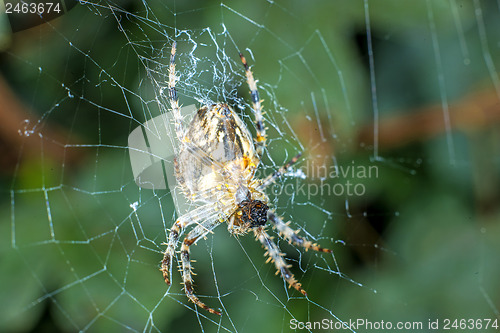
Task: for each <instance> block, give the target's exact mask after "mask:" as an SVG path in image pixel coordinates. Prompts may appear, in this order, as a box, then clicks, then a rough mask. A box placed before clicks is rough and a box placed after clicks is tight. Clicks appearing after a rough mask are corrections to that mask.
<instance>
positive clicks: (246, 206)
mask: <svg viewBox="0 0 500 333" xmlns="http://www.w3.org/2000/svg"><path fill="white" fill-rule="evenodd" d="M239 207H240V210H241V216H240V220H241V221H242V222H243V223H245V224H249V226H250V228H256V227H261V226H264V225H265V224H266V222H267V211H268V210H269V207H268V206H267V205H266V204H265V203H263V202H262V201H260V200H244V201H242V202H240V204H239Z"/></svg>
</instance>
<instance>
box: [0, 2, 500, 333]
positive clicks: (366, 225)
mask: <svg viewBox="0 0 500 333" xmlns="http://www.w3.org/2000/svg"><path fill="white" fill-rule="evenodd" d="M12 3H13V6H14V7H13V8H15V4H16V2H12ZM62 5H63V4H62V3H61V6H62ZM63 7H64V9H66V10H67V13H65V14H62V13H61V15H54V16H58V17H54V18H52V17H48V16H46V17H44V18H43V19H41V20H40V19H37V17H36V15H35V16H33V15H31V16H29V15H22V14H19V15H17V16H15V15H10V16H9V17H7V16H6V15H5V14H2V15H1V16H0V44H1V46H0V47H1V51H0V154H1V155H0V156H1V157H0V186H1V191H0V205H1V209H0V237H1V241H0V256H1V258H2V259H1V261H0V297H1V302H0V303H1V305H0V306H1V309H0V331H2V332H45V331H47V332H48V331H50V332H74V331H89V332H101V331H105V330H106V331H111V332H114V331H117V332H122V331H123V332H125V331H155V332H156V331H160V332H176V331H179V330H183V331H193V332H194V331H205V332H216V331H217V332H220V331H231V332H232V331H234V332H236V331H237V332H255V331H257V330H261V331H265V332H288V331H292V328H290V320H292V319H295V320H297V321H302V322H305V321H321V320H323V319H328V320H332V321H333V322H334V323H335V322H339V321H346V322H349V320H352V321H355V320H357V319H360V318H361V319H367V320H370V321H373V322H380V321H382V320H383V321H385V322H388V321H391V322H393V323H396V322H400V321H401V322H407V321H408V322H421V323H423V329H422V330H418V331H419V332H420V331H421V332H426V331H431V330H430V329H428V326H427V325H428V321H429V320H431V321H435V320H440V324H441V325H443V324H444V323H445V320H447V319H448V320H451V323H452V322H453V321H454V320H455V319H458V320H460V319H474V320H476V319H484V320H486V319H491V320H497V322H498V321H499V320H500V314H499V309H500V284H499V282H498V276H500V265H499V262H498V253H500V205H499V203H500V186H499V185H500V168H499V164H500V131H499V123H500V79H499V74H498V67H499V66H500V49H499V48H500V4H499V3H498V2H497V1H493V0H491V1H486V0H474V1H461V0H433V1H430V0H428V1H401V0H364V1H363V0H356V1H340V0H339V1H331V0H328V1H327V0H325V1H319V0H317V1H310V2H308V3H306V2H303V1H264V0H262V1H260V0H258V1H252V2H250V1H231V2H226V1H189V2H186V1H170V0H169V1H156V0H155V1H143V2H139V1H118V2H111V1H89V2H82V3H72V2H69V1H68V2H66V3H64V6H63ZM6 8H8V6H7V7H6ZM48 19H50V20H48ZM173 40H176V41H177V43H178V53H179V58H178V70H179V75H180V81H179V94H180V98H181V102H182V103H183V104H184V105H189V104H196V105H200V104H202V103H204V102H208V101H227V102H228V103H230V104H231V105H233V106H235V109H237V110H238V111H239V112H241V114H242V118H243V119H244V121H245V122H246V123H247V124H248V126H249V128H250V131H251V132H252V133H254V132H255V128H254V127H253V125H252V118H251V111H250V108H249V106H248V102H245V100H246V101H249V93H248V88H247V86H246V82H245V77H244V72H243V70H242V68H241V67H242V66H241V63H240V62H239V57H238V52H239V51H242V52H244V53H245V55H246V56H247V60H248V63H249V64H250V65H251V67H252V69H253V72H254V74H255V77H256V78H257V79H258V80H259V88H260V94H261V98H263V99H264V102H263V105H264V108H265V110H266V114H265V118H266V121H267V126H268V127H269V131H268V134H269V149H268V150H267V153H266V155H265V157H264V159H263V166H262V168H261V171H262V172H263V173H264V174H269V173H270V172H272V170H274V169H276V168H277V167H279V166H280V165H281V164H283V162H285V161H286V160H288V159H289V158H291V157H292V156H295V155H296V154H297V153H298V152H300V151H303V152H304V155H303V158H302V159H301V161H300V162H299V163H298V165H297V168H300V169H301V170H303V171H304V174H305V177H293V176H292V175H291V174H292V173H293V172H291V173H290V175H288V176H287V177H285V178H284V179H283V180H281V181H280V183H279V184H281V186H286V185H287V184H290V185H291V186H292V188H294V189H296V190H295V191H293V192H292V193H281V194H280V193H270V197H271V202H272V205H273V206H274V207H275V208H276V210H277V212H278V213H279V214H280V215H281V216H283V217H284V219H285V220H290V221H292V224H291V226H292V227H294V228H295V229H300V230H301V231H300V233H301V235H304V236H308V237H309V238H311V239H313V240H315V241H316V242H318V243H320V244H321V245H322V246H324V247H327V248H331V249H332V250H333V254H318V253H311V251H309V252H305V251H303V250H302V249H300V248H295V247H294V246H292V245H289V244H287V242H286V241H284V240H282V239H281V238H280V237H279V236H278V235H277V234H276V233H275V232H274V231H270V232H271V233H272V234H273V235H274V236H275V241H276V242H278V243H279V245H280V247H281V248H282V250H283V252H285V253H286V258H287V260H288V261H289V262H290V263H291V264H292V265H293V267H292V268H291V270H292V271H293V272H294V274H295V276H296V278H297V279H298V280H299V281H300V282H301V283H302V285H303V287H304V288H305V289H306V290H307V292H308V298H304V297H302V295H300V294H298V293H297V292H295V291H294V290H290V289H288V288H287V286H286V284H285V283H284V282H283V280H282V279H281V278H280V277H279V276H275V275H274V272H275V268H274V267H273V265H272V264H265V258H264V257H263V252H264V250H263V249H262V248H261V246H260V245H259V243H258V242H256V241H255V240H254V239H253V236H252V235H247V236H246V237H240V238H238V239H236V238H234V237H231V236H230V235H229V234H228V232H227V230H226V227H225V226H220V227H219V228H217V229H216V230H215V233H214V234H213V235H209V236H208V237H207V239H206V240H201V241H200V242H198V245H196V246H194V247H193V249H192V252H191V253H192V257H193V259H195V260H196V262H195V263H194V267H195V272H196V273H197V275H196V276H195V285H196V291H197V293H198V295H199V296H200V298H201V299H202V300H203V301H204V302H205V303H207V304H208V305H209V306H211V307H214V308H221V309H222V311H223V312H224V313H223V316H222V317H217V316H214V315H210V314H208V313H205V311H203V310H198V311H197V309H196V307H194V306H193V305H192V304H190V303H189V302H188V301H187V298H186V297H185V295H184V292H183V290H182V285H180V284H179V282H180V281H181V278H180V275H179V274H178V273H177V272H176V271H175V269H174V272H173V279H174V280H173V282H174V283H173V284H172V286H171V287H169V288H167V286H166V285H165V283H164V281H163V279H162V277H161V273H160V272H159V271H158V268H159V262H160V260H161V258H162V252H163V251H164V249H165V246H164V245H162V242H164V241H165V239H166V234H167V232H168V229H169V228H170V226H171V225H172V223H173V221H174V220H175V218H176V216H177V215H176V212H175V208H174V206H173V203H172V198H171V195H170V191H169V190H168V189H158V190H154V191H153V190H147V189H141V188H139V187H138V186H137V185H136V183H135V180H134V176H133V174H132V170H131V166H130V160H129V151H128V146H127V138H128V135H129V134H130V132H131V131H132V130H133V129H135V128H137V127H138V126H141V125H142V124H143V123H144V122H145V121H147V120H149V119H151V118H153V117H155V116H157V115H159V114H161V113H162V112H167V107H166V106H165V105H164V102H165V100H164V99H163V98H162V96H161V94H160V92H161V88H162V87H165V84H166V83H165V82H166V75H167V70H166V67H165V66H166V64H168V57H167V56H168V53H169V51H170V47H171V44H172V41H173ZM348 167H351V168H356V170H357V171H360V170H363V169H365V170H367V168H370V167H372V168H374V169H372V170H376V171H377V172H376V174H375V173H374V174H372V175H371V176H363V174H359V173H356V174H354V175H353V174H351V175H345V176H339V175H338V173H337V174H336V175H337V176H335V171H339V170H348V169H347V168H348ZM314 170H329V173H328V175H326V176H324V175H323V177H318V176H317V175H316V176H315V175H314ZM350 170H351V169H350ZM332 172H333V173H332ZM299 176H300V174H299ZM347 181H351V183H353V184H361V185H360V186H361V187H360V188H362V189H364V191H363V193H358V195H355V194H347V193H341V194H340V193H338V192H337V193H332V192H328V191H327V190H326V189H327V185H328V186H330V188H332V187H333V186H335V184H344V185H345V184H346V182H347ZM300 186H305V187H303V188H306V189H307V190H306V191H299V190H298V189H299V188H300ZM314 186H316V187H314ZM314 188H316V189H318V188H323V189H324V191H323V192H317V191H316V193H312V191H311V190H312V189H314ZM485 323H486V321H483V326H484V325H485ZM440 328H441V329H442V328H443V327H442V326H441V327H440ZM469 329H470V327H469ZM315 331H316V330H315ZM355 331H358V332H366V331H370V330H367V329H366V328H363V327H359V328H358V329H355ZM408 331H417V330H411V329H409V330H408ZM470 331H474V329H471V330H470ZM477 331H485V332H489V331H491V332H493V331H498V330H495V329H493V328H491V327H490V328H488V329H486V328H484V327H483V328H482V329H481V330H479V329H478V330H477Z"/></svg>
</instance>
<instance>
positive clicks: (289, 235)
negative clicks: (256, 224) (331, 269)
mask: <svg viewBox="0 0 500 333" xmlns="http://www.w3.org/2000/svg"><path fill="white" fill-rule="evenodd" d="M267 219H268V221H269V222H271V223H272V224H273V225H274V226H275V227H276V229H278V231H279V233H280V234H281V235H282V236H283V237H284V238H285V239H286V240H288V241H289V242H290V243H293V244H294V245H298V246H302V247H303V248H305V249H306V251H307V250H309V249H312V250H314V251H318V252H327V253H331V252H332V250H330V249H325V248H323V247H321V246H319V245H318V244H316V243H313V242H311V241H309V240H307V239H305V238H304V237H301V236H299V235H297V233H298V231H295V230H293V229H292V228H290V227H289V226H288V224H289V223H284V222H283V220H282V219H281V217H279V216H278V215H276V214H275V213H274V212H273V211H271V210H268V211H267Z"/></svg>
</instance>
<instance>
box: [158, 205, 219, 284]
mask: <svg viewBox="0 0 500 333" xmlns="http://www.w3.org/2000/svg"><path fill="white" fill-rule="evenodd" d="M214 214H215V210H214V208H213V205H212V204H210V205H204V206H200V207H198V208H196V209H194V210H192V211H191V212H189V213H187V214H185V215H182V216H181V217H179V219H178V220H177V221H176V222H175V223H174V225H173V226H172V228H171V229H170V234H169V236H168V242H167V243H166V245H167V249H166V250H165V253H164V254H163V260H162V261H161V268H160V271H161V272H162V273H163V279H164V280H165V283H166V284H168V285H170V280H171V271H170V267H172V259H173V257H174V254H175V248H176V247H177V241H178V239H179V234H180V233H181V231H182V230H183V229H185V228H186V227H188V226H189V225H191V224H193V223H200V222H201V221H204V220H206V219H207V218H211V217H213V215H214ZM193 230H194V229H193ZM164 244H165V243H164Z"/></svg>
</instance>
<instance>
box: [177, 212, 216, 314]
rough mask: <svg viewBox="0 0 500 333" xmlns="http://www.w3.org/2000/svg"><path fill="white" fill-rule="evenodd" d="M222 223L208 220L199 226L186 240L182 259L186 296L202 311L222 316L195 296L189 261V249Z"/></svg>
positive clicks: (182, 250)
mask: <svg viewBox="0 0 500 333" xmlns="http://www.w3.org/2000/svg"><path fill="white" fill-rule="evenodd" d="M220 223H221V221H220V220H219V219H215V220H207V221H204V222H203V223H201V224H199V225H197V226H196V227H195V228H194V229H193V230H191V231H190V232H189V234H188V235H187V236H186V238H184V241H183V242H182V246H181V259H182V280H183V283H184V291H185V292H186V296H187V297H188V298H189V300H190V301H191V302H193V303H194V304H196V305H197V306H199V307H200V308H202V309H205V310H207V311H208V312H210V313H213V314H216V315H219V316H220V315H221V312H220V311H217V310H214V309H212V308H210V307H208V306H207V305H206V304H205V303H203V302H202V301H200V299H199V298H198V297H197V296H196V295H195V294H194V289H193V278H192V276H191V275H192V274H193V267H192V265H191V260H190V259H189V247H190V246H191V245H193V244H194V243H196V242H197V240H198V239H199V238H200V237H203V236H205V235H206V234H207V233H209V232H211V231H212V230H213V229H214V228H215V227H216V226H218V225H219V224H220Z"/></svg>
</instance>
